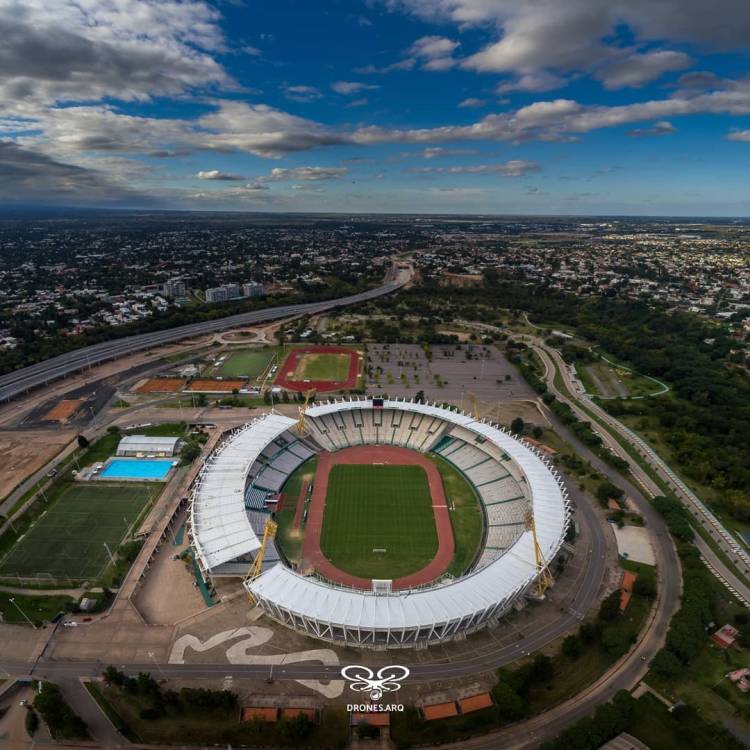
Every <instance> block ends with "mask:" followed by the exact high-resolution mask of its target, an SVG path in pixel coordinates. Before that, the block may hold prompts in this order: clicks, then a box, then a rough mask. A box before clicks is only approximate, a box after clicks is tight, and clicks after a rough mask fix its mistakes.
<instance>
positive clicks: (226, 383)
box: [185, 378, 247, 393]
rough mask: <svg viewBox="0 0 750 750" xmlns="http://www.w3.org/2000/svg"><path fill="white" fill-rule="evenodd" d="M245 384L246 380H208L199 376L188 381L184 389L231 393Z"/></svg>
mask: <svg viewBox="0 0 750 750" xmlns="http://www.w3.org/2000/svg"><path fill="white" fill-rule="evenodd" d="M246 385H247V381H246V380H208V379H201V378H199V379H197V380H194V381H193V382H192V383H190V385H189V386H188V387H187V388H186V389H185V390H186V391H193V392H197V393H231V392H232V391H239V390H240V388H244V387H245V386H246Z"/></svg>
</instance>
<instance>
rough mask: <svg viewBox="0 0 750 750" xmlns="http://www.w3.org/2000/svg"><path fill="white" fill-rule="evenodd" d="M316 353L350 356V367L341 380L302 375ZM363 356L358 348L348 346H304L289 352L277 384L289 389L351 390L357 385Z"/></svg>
mask: <svg viewBox="0 0 750 750" xmlns="http://www.w3.org/2000/svg"><path fill="white" fill-rule="evenodd" d="M315 355H345V356H348V357H349V369H348V372H347V374H346V376H345V377H344V378H343V379H341V380H330V379H323V378H321V379H311V378H304V377H302V373H303V372H304V370H305V364H306V361H307V360H309V359H310V358H312V357H314V356H315ZM360 360H361V356H360V353H359V352H358V351H357V350H356V349H350V348H348V347H346V346H304V347H300V348H298V349H294V350H293V351H291V352H290V353H289V355H288V356H287V358H286V359H285V360H284V364H282V366H281V368H280V371H279V375H278V376H277V378H276V385H278V386H281V387H282V388H286V389H287V390H289V391H306V390H308V389H310V388H312V389H314V390H316V391H340V390H351V389H353V388H356V387H357V378H358V377H359V365H360Z"/></svg>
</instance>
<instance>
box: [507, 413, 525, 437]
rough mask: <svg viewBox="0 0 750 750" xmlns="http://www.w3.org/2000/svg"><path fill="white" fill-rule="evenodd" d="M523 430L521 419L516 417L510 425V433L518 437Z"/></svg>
mask: <svg viewBox="0 0 750 750" xmlns="http://www.w3.org/2000/svg"><path fill="white" fill-rule="evenodd" d="M523 428H524V422H523V419H521V417H516V418H515V419H514V420H513V421H512V422H511V423H510V431H511V432H512V433H513V434H514V435H520V434H521V433H522V432H523Z"/></svg>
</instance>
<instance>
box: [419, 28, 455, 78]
mask: <svg viewBox="0 0 750 750" xmlns="http://www.w3.org/2000/svg"><path fill="white" fill-rule="evenodd" d="M456 47H458V42H454V41H453V40H452V39H448V38H447V37H444V36H423V37H421V38H420V39H417V40H416V41H415V42H414V43H413V44H412V45H411V47H410V48H409V55H410V57H411V58H415V59H417V60H419V61H420V62H421V65H422V68H423V70H448V69H449V68H452V67H453V66H454V65H455V64H456V60H454V59H453V52H454V50H455V49H456Z"/></svg>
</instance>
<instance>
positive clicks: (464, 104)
mask: <svg viewBox="0 0 750 750" xmlns="http://www.w3.org/2000/svg"><path fill="white" fill-rule="evenodd" d="M486 104H487V100H486V99H477V98H476V97H474V96H470V97H468V99H464V100H463V101H460V102H459V103H458V106H459V107H461V109H480V108H481V107H484V106H485V105H486Z"/></svg>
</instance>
